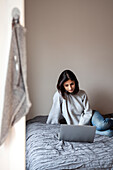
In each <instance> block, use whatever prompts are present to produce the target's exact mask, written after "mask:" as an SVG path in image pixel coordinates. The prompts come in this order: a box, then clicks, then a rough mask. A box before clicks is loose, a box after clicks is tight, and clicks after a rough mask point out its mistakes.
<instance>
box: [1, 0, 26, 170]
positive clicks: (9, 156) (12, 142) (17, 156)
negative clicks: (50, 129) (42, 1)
mask: <svg viewBox="0 0 113 170" xmlns="http://www.w3.org/2000/svg"><path fill="white" fill-rule="evenodd" d="M14 7H18V8H19V9H20V12H21V16H20V17H21V19H20V22H21V23H22V24H24V0H16V1H15V0H0V124H1V118H2V109H3V102H4V88H5V79H6V73H7V63H8V57H9V49H10V40H11V30H12V29H11V24H12V17H11V13H12V9H13V8H14ZM0 170H25V117H23V118H22V119H21V120H20V121H19V122H18V123H16V124H15V126H14V127H13V128H12V129H11V130H10V132H9V135H8V137H7V140H6V141H5V142H4V144H3V145H2V146H0Z"/></svg>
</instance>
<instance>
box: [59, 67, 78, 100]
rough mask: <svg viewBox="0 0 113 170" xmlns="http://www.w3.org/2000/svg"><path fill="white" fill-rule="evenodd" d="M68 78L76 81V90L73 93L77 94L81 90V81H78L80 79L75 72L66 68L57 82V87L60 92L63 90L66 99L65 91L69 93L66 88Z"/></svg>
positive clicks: (62, 93)
mask: <svg viewBox="0 0 113 170" xmlns="http://www.w3.org/2000/svg"><path fill="white" fill-rule="evenodd" d="M68 80H72V81H74V82H75V90H74V92H73V94H76V93H78V91H79V83H78V80H77V78H76V76H75V74H74V73H73V72H72V71H71V70H64V71H63V72H62V73H61V74H60V76H59V79H58V82H57V89H58V91H59V92H61V95H62V97H63V98H64V99H65V93H68V92H67V91H66V90H65V88H64V83H65V82H66V81H68Z"/></svg>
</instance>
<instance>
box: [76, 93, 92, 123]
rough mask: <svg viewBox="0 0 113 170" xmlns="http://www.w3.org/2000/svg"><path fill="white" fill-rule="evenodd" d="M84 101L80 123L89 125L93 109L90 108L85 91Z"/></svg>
mask: <svg viewBox="0 0 113 170" xmlns="http://www.w3.org/2000/svg"><path fill="white" fill-rule="evenodd" d="M82 102H83V107H84V111H83V113H82V115H81V117H80V121H79V125H89V124H90V120H91V117H92V110H91V108H90V104H89V101H88V97H87V94H86V93H85V92H84V95H83V99H82Z"/></svg>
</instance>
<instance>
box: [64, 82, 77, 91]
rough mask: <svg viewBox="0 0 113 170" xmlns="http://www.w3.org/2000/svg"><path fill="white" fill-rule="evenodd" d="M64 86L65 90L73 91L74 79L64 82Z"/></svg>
mask: <svg viewBox="0 0 113 170" xmlns="http://www.w3.org/2000/svg"><path fill="white" fill-rule="evenodd" d="M64 88H65V90H66V91H67V92H69V93H73V92H74V90H75V81H72V80H68V81H66V82H65V83H64Z"/></svg>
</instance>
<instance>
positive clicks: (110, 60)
mask: <svg viewBox="0 0 113 170" xmlns="http://www.w3.org/2000/svg"><path fill="white" fill-rule="evenodd" d="M26 27H27V47H28V50H27V52H28V75H29V76H28V85H29V90H30V96H31V100H32V104H33V106H32V109H31V112H30V114H29V115H28V119H29V118H32V117H34V116H37V115H47V114H48V113H49V110H50V108H51V104H52V97H53V94H54V92H55V90H56V82H57V79H58V76H59V74H60V73H61V72H62V71H63V70H64V69H71V70H72V71H74V73H75V74H76V75H77V77H78V80H79V82H80V88H82V89H84V90H85V91H86V92H87V94H88V96H89V100H90V103H91V107H92V109H97V110H99V111H100V112H101V113H102V114H105V113H109V112H113V75H112V74H113V0H47V1H46V0H34V1H32V0H27V1H26Z"/></svg>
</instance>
